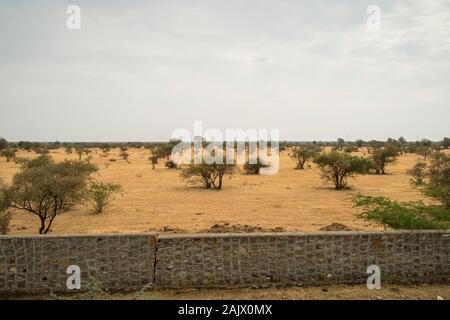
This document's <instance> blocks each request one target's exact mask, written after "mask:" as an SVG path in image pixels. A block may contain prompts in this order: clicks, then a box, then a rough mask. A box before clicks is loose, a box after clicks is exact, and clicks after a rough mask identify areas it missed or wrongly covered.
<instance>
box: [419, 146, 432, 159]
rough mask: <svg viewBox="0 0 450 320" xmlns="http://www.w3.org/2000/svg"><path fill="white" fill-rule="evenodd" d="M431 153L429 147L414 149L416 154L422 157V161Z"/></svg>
mask: <svg viewBox="0 0 450 320" xmlns="http://www.w3.org/2000/svg"><path fill="white" fill-rule="evenodd" d="M431 153H432V150H431V149H430V147H427V146H420V147H418V148H417V149H416V154H418V155H420V156H422V157H423V160H427V158H428V156H429V155H430V154H431Z"/></svg>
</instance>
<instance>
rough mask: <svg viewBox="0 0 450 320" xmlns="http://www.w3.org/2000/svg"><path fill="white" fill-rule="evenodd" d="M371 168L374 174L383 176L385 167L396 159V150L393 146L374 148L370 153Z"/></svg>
mask: <svg viewBox="0 0 450 320" xmlns="http://www.w3.org/2000/svg"><path fill="white" fill-rule="evenodd" d="M370 157H371V160H372V168H371V169H373V170H374V171H375V173H376V174H385V167H386V166H387V165H388V164H390V163H394V162H395V161H396V159H397V157H398V150H397V148H395V147H393V146H386V147H383V148H375V149H373V150H372V151H371V153H370Z"/></svg>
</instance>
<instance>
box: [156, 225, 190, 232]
mask: <svg viewBox="0 0 450 320" xmlns="http://www.w3.org/2000/svg"><path fill="white" fill-rule="evenodd" d="M158 233H165V234H174V233H188V232H187V231H186V230H184V229H180V228H172V227H169V226H164V227H163V228H161V229H159V230H158Z"/></svg>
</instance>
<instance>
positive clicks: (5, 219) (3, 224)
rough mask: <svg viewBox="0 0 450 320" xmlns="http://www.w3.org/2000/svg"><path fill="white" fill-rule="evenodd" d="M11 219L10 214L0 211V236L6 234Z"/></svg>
mask: <svg viewBox="0 0 450 320" xmlns="http://www.w3.org/2000/svg"><path fill="white" fill-rule="evenodd" d="M11 218H12V214H11V213H10V212H7V211H1V210H0V234H7V233H8V231H9V223H10V221H11Z"/></svg>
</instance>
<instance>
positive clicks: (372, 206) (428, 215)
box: [353, 194, 450, 230]
mask: <svg viewBox="0 0 450 320" xmlns="http://www.w3.org/2000/svg"><path fill="white" fill-rule="evenodd" d="M353 201H354V203H355V207H356V208H360V209H362V212H361V213H360V214H359V215H358V218H361V219H364V220H367V221H372V222H375V223H377V224H380V225H382V226H384V227H385V228H387V227H390V228H393V229H406V230H416V229H448V228H450V210H448V209H445V208H442V207H433V206H427V205H425V204H424V203H422V202H420V201H419V202H397V201H393V200H390V199H387V198H384V197H370V196H363V195H361V194H358V195H357V196H356V197H355V198H354V199H353Z"/></svg>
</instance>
